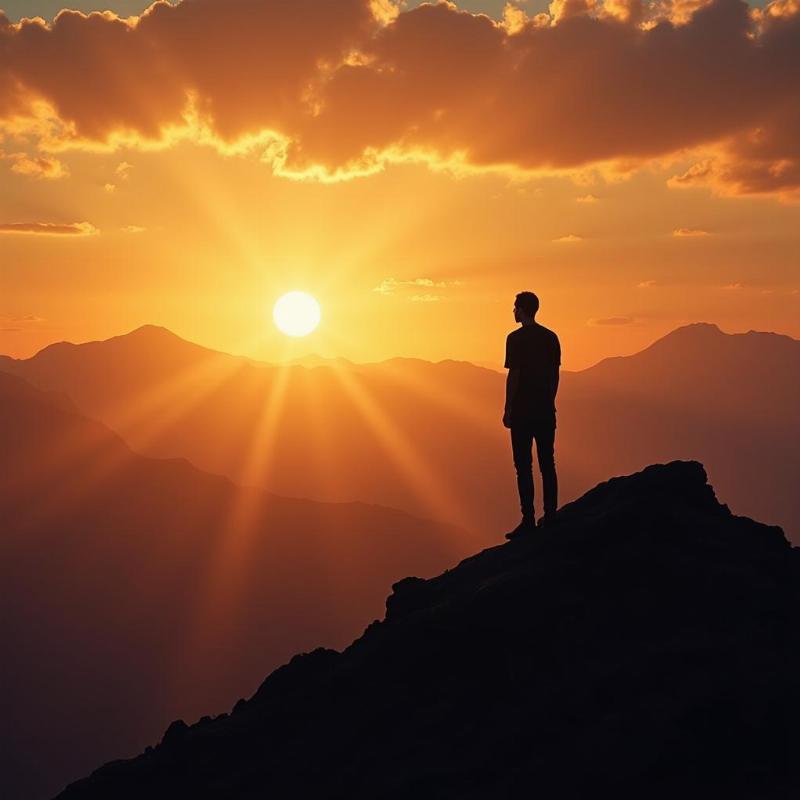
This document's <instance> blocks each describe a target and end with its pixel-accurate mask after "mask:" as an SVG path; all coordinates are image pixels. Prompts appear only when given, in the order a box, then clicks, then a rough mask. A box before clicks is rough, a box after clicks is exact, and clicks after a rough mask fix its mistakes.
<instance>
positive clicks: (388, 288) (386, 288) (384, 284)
mask: <svg viewBox="0 0 800 800" xmlns="http://www.w3.org/2000/svg"><path fill="white" fill-rule="evenodd" d="M461 285H462V282H461V281H458V280H453V281H434V280H433V279H432V278H412V279H410V280H400V281H399V280H397V279H396V278H384V279H383V280H382V281H381V282H380V283H379V284H378V285H377V286H376V287H375V288H374V289H373V290H372V291H373V292H378V293H379V294H386V295H391V294H395V293H396V292H397V290H398V289H403V288H408V287H411V288H419V287H424V288H427V289H433V288H436V289H444V288H445V287H448V286H461ZM430 296H431V295H415V296H414V297H412V298H411V299H412V300H413V299H418V298H421V297H430ZM436 299H439V298H436Z"/></svg>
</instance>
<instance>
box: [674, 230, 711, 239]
mask: <svg viewBox="0 0 800 800" xmlns="http://www.w3.org/2000/svg"><path fill="white" fill-rule="evenodd" d="M672 235H673V236H677V237H678V238H679V239H689V238H696V237H699V236H709V235H710V234H709V232H708V231H704V230H702V229H701V228H675V230H674V231H672Z"/></svg>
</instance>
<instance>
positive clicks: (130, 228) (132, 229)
mask: <svg viewBox="0 0 800 800" xmlns="http://www.w3.org/2000/svg"><path fill="white" fill-rule="evenodd" d="M121 230H122V232H123V233H144V232H145V231H146V230H147V228H143V227H142V226H141V225H126V226H125V227H124V228H121Z"/></svg>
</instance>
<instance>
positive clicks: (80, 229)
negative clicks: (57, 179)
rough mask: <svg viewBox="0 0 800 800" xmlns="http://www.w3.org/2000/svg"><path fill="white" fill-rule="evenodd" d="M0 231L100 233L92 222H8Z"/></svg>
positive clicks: (90, 234) (21, 232)
mask: <svg viewBox="0 0 800 800" xmlns="http://www.w3.org/2000/svg"><path fill="white" fill-rule="evenodd" d="M0 233H16V234H26V233H27V234H36V235H39V236H94V235H95V234H98V233H100V231H99V230H98V229H97V228H95V226H94V225H92V224H91V223H90V222H72V223H67V224H63V223H57V222H6V223H0Z"/></svg>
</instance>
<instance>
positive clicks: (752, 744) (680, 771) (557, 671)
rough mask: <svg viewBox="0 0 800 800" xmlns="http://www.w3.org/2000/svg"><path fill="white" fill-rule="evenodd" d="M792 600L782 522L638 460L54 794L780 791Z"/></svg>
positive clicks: (789, 726)
mask: <svg viewBox="0 0 800 800" xmlns="http://www.w3.org/2000/svg"><path fill="white" fill-rule="evenodd" d="M798 610H800V559H798V557H797V551H795V550H792V549H791V548H790V546H789V545H788V543H787V542H786V540H785V539H784V537H783V534H782V532H781V530H780V529H779V528H775V527H769V526H766V525H763V524H760V523H758V522H754V521H752V520H750V519H747V518H743V517H736V516H733V515H732V514H731V513H730V512H729V510H728V508H727V507H726V506H724V505H721V504H720V503H718V502H717V500H716V498H715V496H714V492H713V490H712V488H711V487H710V486H709V485H708V483H707V481H706V475H705V471H704V469H703V467H702V466H701V465H700V464H699V463H696V462H672V463H670V464H667V465H657V466H651V467H648V468H647V469H645V470H644V471H642V472H640V473H637V474H635V475H631V476H629V477H623V478H615V479H613V480H611V481H608V482H607V483H604V484H601V485H599V486H598V487H596V488H595V489H593V490H592V491H590V492H588V493H587V494H586V495H584V496H583V497H582V498H581V499H579V500H577V501H576V502H574V503H572V504H570V505H569V506H567V507H566V508H565V509H564V513H563V524H562V525H561V526H560V528H559V529H558V530H555V531H552V532H549V533H546V534H541V535H538V534H537V535H535V536H532V537H531V538H529V539H528V540H525V541H519V540H518V541H515V542H513V543H510V544H506V545H502V546H499V547H494V548H491V549H489V550H485V551H484V552H482V553H480V554H478V555H476V556H474V557H472V558H469V559H467V560H465V561H463V562H462V563H461V564H459V565H458V566H457V567H456V568H455V569H453V570H450V571H448V572H445V573H444V574H442V575H440V576H439V577H437V578H433V579H430V580H426V581H425V580H421V579H417V578H407V579H405V580H403V581H400V582H399V583H398V584H396V585H395V587H394V593H393V594H392V595H391V596H390V597H389V599H388V601H387V614H386V619H385V620H384V621H383V622H376V623H374V624H372V625H371V626H370V627H369V628H367V630H366V631H365V633H364V635H363V636H362V637H361V638H360V639H358V640H357V641H355V642H354V643H353V644H352V645H351V646H350V647H348V648H347V649H346V650H345V651H344V652H342V653H337V652H335V651H332V650H323V649H320V650H316V651H314V652H312V653H309V654H306V655H301V656H297V657H295V658H294V659H293V660H292V661H291V662H290V663H289V664H288V665H286V666H284V667H282V668H281V669H279V670H277V671H275V672H274V673H273V674H272V675H270V676H269V677H268V678H267V680H266V681H265V682H264V683H263V684H262V686H261V688H260V689H259V690H258V691H257V692H256V694H255V695H254V696H253V697H252V698H251V699H250V700H248V701H246V702H245V701H240V702H239V703H238V704H237V705H236V707H235V708H234V710H233V712H232V713H231V714H230V715H222V716H221V717H218V718H216V719H210V718H206V719H203V720H201V721H200V722H199V723H198V724H196V725H193V726H192V727H187V726H186V725H185V724H184V723H183V722H175V723H173V724H172V725H171V726H170V727H169V729H168V730H167V732H166V734H165V736H164V738H163V740H162V742H161V743H160V744H159V745H158V746H156V747H154V748H152V749H151V748H148V750H147V751H146V752H145V753H144V754H142V755H141V756H139V757H138V758H135V759H132V760H130V761H120V762H114V763H112V764H108V765H106V766H105V767H103V768H101V769H99V770H98V771H97V772H95V773H94V774H93V775H92V776H91V777H90V778H87V779H85V780H83V781H80V782H78V783H76V784H73V785H72V786H71V787H69V788H68V789H67V790H66V791H65V792H64V793H63V794H62V795H61V797H62V798H63V799H64V800H88V798H112V797H113V798H115V800H120V798H134V797H135V798H145V797H146V798H199V797H209V798H211V797H214V798H219V797H225V798H245V797H247V798H250V797H276V798H278V797H280V798H284V797H324V798H333V797H337V798H339V797H341V798H408V797H414V796H418V797H419V796H421V797H437V798H506V797H528V796H539V797H543V798H565V797H569V798H589V797H613V796H626V797H637V798H639V797H640V798H648V800H649V799H650V798H678V797H681V798H684V797H703V798H716V797H726V798H729V797H747V798H783V797H790V796H797V791H798V790H800V764H799V763H798V759H797V744H798V741H797V734H796V731H797V725H798V720H800V687H799V686H798V682H797V675H798V674H800V628H798V625H797V615H798ZM611 792H613V793H615V794H610V793H611Z"/></svg>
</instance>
